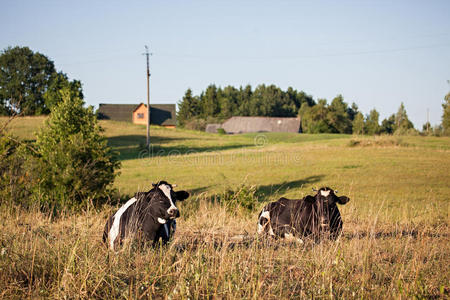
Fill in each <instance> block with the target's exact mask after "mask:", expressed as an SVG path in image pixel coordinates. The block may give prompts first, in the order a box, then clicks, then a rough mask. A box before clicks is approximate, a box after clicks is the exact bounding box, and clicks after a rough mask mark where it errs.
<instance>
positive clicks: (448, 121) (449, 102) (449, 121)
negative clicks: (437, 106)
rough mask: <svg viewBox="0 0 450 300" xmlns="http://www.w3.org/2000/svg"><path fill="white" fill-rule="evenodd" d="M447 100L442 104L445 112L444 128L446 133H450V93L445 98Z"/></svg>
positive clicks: (443, 116) (443, 117)
mask: <svg viewBox="0 0 450 300" xmlns="http://www.w3.org/2000/svg"><path fill="white" fill-rule="evenodd" d="M444 100H445V102H444V103H443V104H442V109H443V110H444V111H443V114H442V128H443V130H444V134H445V135H450V93H448V94H447V95H446V96H445V98H444Z"/></svg>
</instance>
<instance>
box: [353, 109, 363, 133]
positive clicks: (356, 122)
mask: <svg viewBox="0 0 450 300" xmlns="http://www.w3.org/2000/svg"><path fill="white" fill-rule="evenodd" d="M353 134H364V116H363V114H362V113H360V112H358V113H357V114H356V116H355V118H354V119H353Z"/></svg>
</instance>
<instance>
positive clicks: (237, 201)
mask: <svg viewBox="0 0 450 300" xmlns="http://www.w3.org/2000/svg"><path fill="white" fill-rule="evenodd" d="M256 191H257V188H256V186H254V185H253V186H247V185H245V184H242V185H240V186H238V187H237V188H236V189H234V190H231V189H228V190H227V191H225V192H224V193H222V194H220V195H217V196H216V200H217V201H218V202H219V203H220V204H221V205H225V206H226V207H227V208H228V209H229V210H230V211H235V210H236V209H237V208H242V209H244V210H246V211H249V212H250V211H253V210H254V209H255V208H256V205H257V204H258V203H259V199H258V197H257V195H256Z"/></svg>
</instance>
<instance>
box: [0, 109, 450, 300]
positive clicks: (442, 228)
mask: <svg viewBox="0 0 450 300" xmlns="http://www.w3.org/2000/svg"><path fill="white" fill-rule="evenodd" d="M4 120H6V119H3V121H4ZM43 120H44V119H43V118H41V117H29V118H18V119H15V120H14V121H13V122H12V123H11V124H10V126H9V130H10V132H11V133H13V134H14V135H16V136H18V137H19V138H20V139H23V140H33V139H34V132H35V131H36V130H38V128H39V127H40V126H42V123H43ZM100 123H101V126H102V127H103V128H104V134H105V136H106V138H107V139H108V143H109V145H110V146H111V147H112V148H113V149H114V150H115V151H116V152H117V155H118V157H119V158H120V160H121V162H122V168H121V170H120V173H121V174H120V176H118V177H117V179H116V181H115V185H114V187H115V188H116V189H117V191H118V195H119V197H120V199H122V200H126V199H127V198H128V197H131V196H133V195H134V193H135V192H137V191H143V190H148V189H150V188H151V183H152V182H157V181H159V180H166V181H168V182H170V183H174V184H177V186H178V187H177V189H184V190H187V191H189V192H190V193H191V197H190V198H189V199H187V200H186V201H185V202H183V203H180V204H179V208H180V211H181V217H180V219H179V221H178V223H177V232H176V235H175V237H174V239H173V241H172V242H171V243H170V244H169V245H168V246H167V247H164V248H160V249H153V248H151V247H148V248H145V249H136V247H135V245H133V244H132V243H129V244H126V245H125V246H124V247H123V249H122V250H120V251H119V252H118V253H112V252H111V251H110V250H108V249H106V248H105V247H104V246H103V244H102V242H101V235H102V231H103V226H104V224H105V222H106V218H107V217H108V216H109V215H110V214H112V213H114V211H115V210H116V209H117V208H118V206H119V204H113V203H116V202H115V201H111V205H105V206H103V207H101V208H97V209H88V210H86V211H85V212H83V213H80V214H67V215H63V216H62V217H60V218H57V219H51V218H49V217H48V216H46V215H45V214H43V213H40V212H37V211H33V212H30V211H23V210H22V209H20V208H16V209H12V208H10V207H5V206H1V211H0V231H1V234H0V297H7V298H23V297H30V298H36V297H50V298H119V299H122V298H125V299H141V298H158V299H160V298H163V299H199V298H201V299H203V298H208V299H212V298H227V299H241V298H242V299H250V298H251V299H260V298H268V299H275V298H276V299H279V298H282V299H292V298H363V299H385V298H395V299H409V298H418V299H423V298H434V299H438V298H442V299H446V298H447V299H448V297H450V267H449V266H450V235H449V234H450V232H449V222H450V219H449V202H450V184H449V182H450V171H449V170H450V138H448V137H422V136H375V137H368V136H351V135H340V134H315V135H313V134H291V133H259V134H243V135H219V134H208V133H203V132H197V131H189V130H184V129H166V128H161V127H156V126H155V127H153V126H152V127H151V128H150V131H151V144H152V146H151V148H150V150H147V149H145V147H144V146H145V142H146V138H145V134H146V128H145V126H140V125H133V124H128V123H122V122H113V121H101V122H100ZM322 186H328V187H331V188H333V189H335V190H338V191H339V195H346V196H348V197H350V199H351V200H350V202H349V203H348V204H346V205H344V206H340V211H341V214H342V218H343V222H344V229H343V234H342V236H341V237H340V238H339V239H338V240H337V241H333V242H331V241H324V242H322V243H320V244H311V243H308V242H307V243H305V244H302V245H300V244H295V243H288V242H285V241H272V240H265V239H263V238H261V237H258V236H256V224H257V216H258V212H259V209H260V208H261V207H262V206H263V205H264V204H266V203H268V202H270V201H275V200H277V199H278V198H279V197H281V196H284V197H291V198H301V197H303V196H305V195H307V194H311V193H312V191H311V189H312V188H313V187H315V188H319V187H322ZM111 197H112V198H114V197H116V198H117V195H112V196H111ZM241 198H245V199H250V201H252V203H253V209H251V210H248V209H243V208H242V207H241V206H239V205H238V204H239V201H241ZM223 199H228V200H229V203H227V202H226V201H224V200H223Z"/></svg>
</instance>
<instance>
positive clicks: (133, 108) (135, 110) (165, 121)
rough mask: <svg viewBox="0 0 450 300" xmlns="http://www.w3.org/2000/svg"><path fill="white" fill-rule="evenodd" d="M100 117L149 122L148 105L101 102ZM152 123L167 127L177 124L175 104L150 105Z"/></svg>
mask: <svg viewBox="0 0 450 300" xmlns="http://www.w3.org/2000/svg"><path fill="white" fill-rule="evenodd" d="M97 115H98V118H99V119H103V120H114V121H122V122H133V123H135V124H144V125H145V124H147V105H145V104H143V103H140V104H107V103H100V105H99V108H98V110H97ZM150 123H151V124H153V125H160V126H164V127H167V128H175V126H176V108H175V104H152V105H150Z"/></svg>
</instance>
